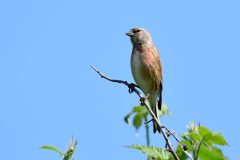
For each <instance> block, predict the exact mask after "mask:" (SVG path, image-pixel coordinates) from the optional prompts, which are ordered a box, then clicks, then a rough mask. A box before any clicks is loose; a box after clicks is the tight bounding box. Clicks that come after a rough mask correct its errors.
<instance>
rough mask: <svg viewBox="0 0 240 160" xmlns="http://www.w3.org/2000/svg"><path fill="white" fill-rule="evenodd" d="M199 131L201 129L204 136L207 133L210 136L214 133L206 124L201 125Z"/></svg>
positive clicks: (200, 131)
mask: <svg viewBox="0 0 240 160" xmlns="http://www.w3.org/2000/svg"><path fill="white" fill-rule="evenodd" d="M198 131H199V133H200V135H201V136H202V137H204V136H206V135H207V136H209V135H212V134H213V133H212V132H211V131H210V130H209V129H208V128H207V127H204V126H199V127H198Z"/></svg>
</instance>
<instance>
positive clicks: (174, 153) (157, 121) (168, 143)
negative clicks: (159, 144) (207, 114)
mask: <svg viewBox="0 0 240 160" xmlns="http://www.w3.org/2000/svg"><path fill="white" fill-rule="evenodd" d="M91 67H92V68H93V69H94V70H95V71H96V72H97V73H98V74H99V75H100V76H101V78H104V79H106V80H108V81H111V82H116V83H122V84H124V85H126V86H128V88H130V87H131V92H135V93H136V94H137V95H138V97H139V98H140V100H141V102H142V104H143V105H144V106H145V107H146V109H147V110H148V112H149V113H150V114H151V116H152V118H153V119H154V121H155V122H156V123H157V125H158V126H159V128H160V131H161V133H162V135H163V138H164V139H165V141H166V144H167V146H168V150H169V152H171V153H172V155H173V157H174V159H175V160H179V158H178V156H177V154H176V152H175V151H174V150H173V147H172V144H171V142H170V140H169V138H168V137H167V134H166V132H165V131H164V130H163V126H162V124H161V123H160V121H159V119H158V118H157V117H156V116H155V115H154V113H153V111H152V109H151V108H150V107H149V106H148V105H147V103H146V101H145V100H144V99H145V97H144V96H142V95H141V93H140V91H139V90H137V89H136V87H132V84H130V83H128V82H127V81H122V80H115V79H111V78H108V77H107V76H105V75H104V74H102V73H101V72H100V71H99V70H97V69H96V68H95V67H94V66H92V65H91ZM142 100H143V101H142ZM165 128H166V127H165ZM187 156H188V157H189V158H191V159H192V157H191V155H190V154H187Z"/></svg>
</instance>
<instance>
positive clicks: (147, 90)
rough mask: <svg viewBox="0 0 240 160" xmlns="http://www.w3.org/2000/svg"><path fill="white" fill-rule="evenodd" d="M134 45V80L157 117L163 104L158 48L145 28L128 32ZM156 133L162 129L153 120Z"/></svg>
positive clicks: (132, 64) (132, 58) (132, 56)
mask: <svg viewBox="0 0 240 160" xmlns="http://www.w3.org/2000/svg"><path fill="white" fill-rule="evenodd" d="M126 34H127V35H128V36H130V38H131V42H132V45H133V49H132V55H131V69H132V75H133V78H134V80H135V81H136V83H137V85H138V86H140V88H141V89H142V91H143V93H144V94H145V95H146V96H147V95H149V96H148V103H149V105H150V107H151V108H152V110H153V112H154V114H155V116H156V117H158V109H161V104H162V67H161V63H160V58H159V54H158V51H157V49H156V48H155V46H154V44H153V42H152V38H151V36H150V34H149V32H148V31H147V30H146V29H143V28H133V29H131V30H130V32H128V33H126ZM153 130H154V133H155V132H156V131H157V130H158V131H159V132H160V129H159V128H158V127H157V124H156V123H155V122H154V121H153Z"/></svg>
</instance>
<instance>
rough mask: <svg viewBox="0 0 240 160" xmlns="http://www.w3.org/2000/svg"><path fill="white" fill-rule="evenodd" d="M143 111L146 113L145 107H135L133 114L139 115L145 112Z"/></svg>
mask: <svg viewBox="0 0 240 160" xmlns="http://www.w3.org/2000/svg"><path fill="white" fill-rule="evenodd" d="M143 111H146V109H145V107H143V106H135V107H133V109H132V112H135V113H139V112H143Z"/></svg>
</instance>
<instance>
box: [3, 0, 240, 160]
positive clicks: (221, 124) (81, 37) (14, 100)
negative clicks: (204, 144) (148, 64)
mask: <svg viewBox="0 0 240 160" xmlns="http://www.w3.org/2000/svg"><path fill="white" fill-rule="evenodd" d="M239 5H240V2H239V1H237V0H235V1H234V0H229V1H223V0H220V1H219V0H218V1H217V0H212V1H207V0H202V1H196V0H182V1H177V0H175V1H159V0H158V1H141V0H131V1H129V0H128V1H127V0H121V1H110V0H101V1H93V0H90V1H76V0H71V1H63V0H58V1H46V0H42V1H30V0H23V1H16V0H9V1H0V74H1V79H0V97H1V98H0V108H1V113H0V127H1V133H0V141H1V147H0V152H1V158H2V159H9V160H14V159H29V160H30V159H36V160H38V159H39V160H40V159H41V160H43V159H45V160H50V159H59V157H58V155H56V154H54V153H51V152H47V151H44V150H40V149H39V148H38V147H39V146H41V145H45V144H49V145H54V146H56V147H58V148H60V149H61V150H64V149H65V148H66V143H67V142H68V141H69V140H70V138H71V136H72V135H73V136H74V137H75V138H77V139H78V141H79V144H78V146H77V151H76V153H75V159H116V160H120V159H133V160H137V159H145V157H144V155H142V154H141V153H140V152H137V151H134V150H130V149H126V148H124V147H123V146H126V145H131V144H145V139H144V138H145V135H144V130H143V129H140V130H139V133H138V134H136V132H135V130H134V129H133V127H131V126H128V125H126V124H125V123H124V121H123V117H124V116H125V115H126V114H127V113H128V112H129V111H130V110H131V108H132V107H133V106H135V105H138V102H139V99H138V97H137V96H136V95H129V94H128V92H127V88H125V87H123V86H121V85H118V84H112V83H110V82H107V81H105V80H103V79H100V78H99V77H98V76H97V74H96V73H95V72H93V70H92V69H91V68H90V65H91V64H93V65H95V66H96V67H97V68H98V69H99V70H101V71H102V72H104V73H105V74H107V75H108V76H111V77H113V78H117V79H123V80H128V81H129V82H133V78H132V76H131V71H130V54H131V43H130V40H129V38H128V37H127V36H125V35H124V33H125V32H127V31H128V30H129V29H130V28H132V27H138V26H139V27H144V28H147V29H148V30H149V31H150V32H151V34H152V37H153V41H154V43H155V45H156V46H157V48H158V50H159V51H160V54H161V59H162V63H163V72H164V74H163V79H164V92H163V102H164V103H166V104H167V105H168V106H169V108H170V110H171V112H172V114H173V116H172V118H163V120H162V121H163V123H164V124H165V125H166V126H168V127H169V128H170V129H172V130H174V131H176V132H177V133H178V134H180V133H182V132H184V131H185V130H186V125H187V124H188V123H189V122H190V121H196V122H200V123H201V124H202V125H204V126H207V127H209V128H210V129H211V130H213V131H220V132H222V134H223V136H225V138H226V139H227V141H228V142H229V145H230V146H229V147H224V148H223V150H224V153H225V155H227V156H228V157H229V158H230V159H231V160H234V159H238V158H239V157H240V154H239V148H240V127H239V125H238V124H237V123H238V122H239V113H240V110H239V105H240V102H239V98H240V97H239V90H240V84H239V82H240V75H239V69H240V64H239V59H240V55H239V53H240V48H239V42H240V38H239V37H240V30H239V28H240V22H239V15H240V10H239ZM161 138H162V137H161V136H159V135H152V139H151V141H152V144H153V145H156V146H163V145H164V143H163V141H162V140H161Z"/></svg>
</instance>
